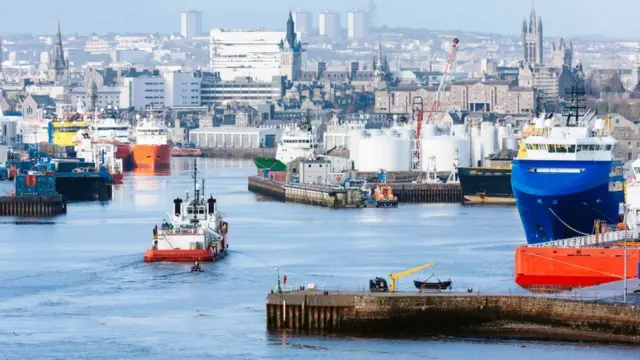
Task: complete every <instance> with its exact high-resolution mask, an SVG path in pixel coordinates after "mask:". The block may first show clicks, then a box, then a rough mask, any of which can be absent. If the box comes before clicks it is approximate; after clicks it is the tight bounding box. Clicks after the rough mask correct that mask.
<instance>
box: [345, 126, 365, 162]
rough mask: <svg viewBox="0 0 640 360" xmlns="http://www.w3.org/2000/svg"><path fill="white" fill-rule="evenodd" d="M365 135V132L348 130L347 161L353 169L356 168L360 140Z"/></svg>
mask: <svg viewBox="0 0 640 360" xmlns="http://www.w3.org/2000/svg"><path fill="white" fill-rule="evenodd" d="M364 134H367V131H366V130H349V131H348V133H347V148H348V149H349V161H350V162H351V163H353V167H354V169H357V168H358V151H359V150H360V139H361V138H362V137H363V136H364Z"/></svg>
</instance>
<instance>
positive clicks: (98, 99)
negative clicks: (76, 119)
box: [68, 81, 121, 111]
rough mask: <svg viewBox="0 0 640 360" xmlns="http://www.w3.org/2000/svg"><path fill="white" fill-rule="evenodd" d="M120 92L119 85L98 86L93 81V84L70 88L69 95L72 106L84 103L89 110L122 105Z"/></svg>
mask: <svg viewBox="0 0 640 360" xmlns="http://www.w3.org/2000/svg"><path fill="white" fill-rule="evenodd" d="M120 94H121V90H120V87H119V86H98V85H97V84H96V83H95V82H93V81H91V86H88V87H87V86H78V87H74V88H73V89H71V90H69V93H68V96H69V102H70V105H71V107H72V108H75V107H76V106H77V105H78V104H82V105H83V106H84V108H85V109H86V110H87V111H93V110H96V109H106V108H107V107H108V106H111V107H113V108H116V107H118V106H120Z"/></svg>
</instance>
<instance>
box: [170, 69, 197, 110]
mask: <svg viewBox="0 0 640 360" xmlns="http://www.w3.org/2000/svg"><path fill="white" fill-rule="evenodd" d="M162 77H163V78H164V105H165V106H167V107H183V106H200V104H201V98H200V94H201V87H202V77H201V76H196V75H195V74H194V73H192V72H180V71H175V72H166V73H164V74H162Z"/></svg>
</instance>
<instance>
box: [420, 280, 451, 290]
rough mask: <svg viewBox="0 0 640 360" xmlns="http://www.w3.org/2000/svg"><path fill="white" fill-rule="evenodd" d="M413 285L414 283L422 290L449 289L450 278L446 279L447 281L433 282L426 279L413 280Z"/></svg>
mask: <svg viewBox="0 0 640 360" xmlns="http://www.w3.org/2000/svg"><path fill="white" fill-rule="evenodd" d="M413 285H415V287H416V289H419V290H424V289H428V290H447V289H449V290H451V280H447V281H440V280H438V281H435V282H429V281H427V280H425V281H419V280H414V281H413Z"/></svg>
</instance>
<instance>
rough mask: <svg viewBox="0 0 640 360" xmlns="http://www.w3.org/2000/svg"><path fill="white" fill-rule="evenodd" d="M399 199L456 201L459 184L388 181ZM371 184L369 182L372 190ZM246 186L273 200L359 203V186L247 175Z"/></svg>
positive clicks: (333, 205) (342, 204)
mask: <svg viewBox="0 0 640 360" xmlns="http://www.w3.org/2000/svg"><path fill="white" fill-rule="evenodd" d="M388 185H389V187H391V189H392V190H393V194H394V195H395V196H396V197H397V198H398V202H399V203H418V204H460V203H461V202H462V200H463V198H462V191H461V190H460V185H459V184H426V183H425V184H411V183H409V184H402V183H389V184H388ZM374 187H375V184H372V185H371V189H372V190H373V189H374ZM248 189H249V191H251V192H254V193H257V194H261V195H265V196H269V197H272V198H274V199H276V200H280V201H287V202H294V203H300V204H310V205H317V206H324V207H330V208H358V207H362V204H361V203H362V201H361V199H362V194H361V192H360V190H357V189H352V190H346V189H341V188H337V187H327V186H317V185H294V184H283V183H278V182H275V181H269V180H266V179H264V178H261V177H258V176H250V177H249V179H248Z"/></svg>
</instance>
